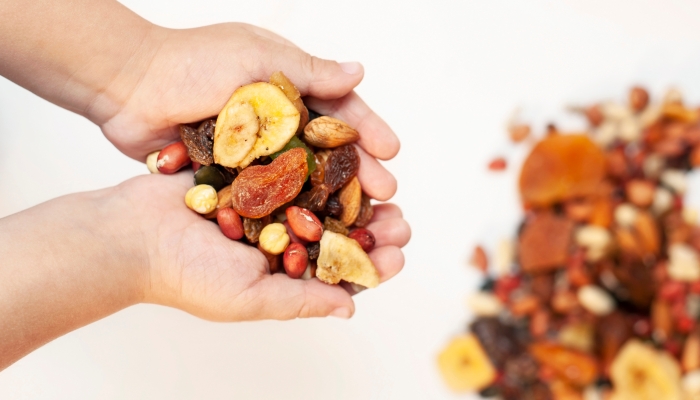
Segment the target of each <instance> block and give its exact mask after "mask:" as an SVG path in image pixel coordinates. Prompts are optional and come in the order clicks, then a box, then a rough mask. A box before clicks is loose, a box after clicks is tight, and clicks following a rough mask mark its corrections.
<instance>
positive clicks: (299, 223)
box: [285, 206, 323, 242]
mask: <svg viewBox="0 0 700 400" xmlns="http://www.w3.org/2000/svg"><path fill="white" fill-rule="evenodd" d="M285 213H286V215H287V222H288V223H289V227H290V228H291V229H292V231H293V232H294V234H295V235H296V236H298V237H299V239H301V240H305V241H307V242H318V241H319V240H321V235H322V234H323V224H321V221H320V220H319V219H318V217H316V216H315V215H314V213H312V212H311V211H309V210H307V209H306V208H301V207H297V206H291V207H289V208H287V210H286V211H285Z"/></svg>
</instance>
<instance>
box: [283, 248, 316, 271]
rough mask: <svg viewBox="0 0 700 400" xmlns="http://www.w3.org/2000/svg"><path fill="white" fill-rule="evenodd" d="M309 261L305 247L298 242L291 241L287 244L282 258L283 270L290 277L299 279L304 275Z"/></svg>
mask: <svg viewBox="0 0 700 400" xmlns="http://www.w3.org/2000/svg"><path fill="white" fill-rule="evenodd" d="M308 263H309V253H308V252H307V251H306V247H304V245H303V244H300V243H292V244H290V245H289V246H287V249H286V250H285V251H284V256H283V258H282V264H283V265H284V270H285V271H286V272H287V275H289V277H290V278H294V279H299V278H301V277H302V275H304V272H305V271H306V267H307V265H308Z"/></svg>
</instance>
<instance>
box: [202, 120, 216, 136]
mask: <svg viewBox="0 0 700 400" xmlns="http://www.w3.org/2000/svg"><path fill="white" fill-rule="evenodd" d="M215 128H216V120H214V119H208V120H206V121H204V122H202V123H201V124H200V125H199V128H197V133H198V134H200V135H204V136H206V137H207V138H209V139H210V140H214V129H215Z"/></svg>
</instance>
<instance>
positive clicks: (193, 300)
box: [122, 172, 353, 321]
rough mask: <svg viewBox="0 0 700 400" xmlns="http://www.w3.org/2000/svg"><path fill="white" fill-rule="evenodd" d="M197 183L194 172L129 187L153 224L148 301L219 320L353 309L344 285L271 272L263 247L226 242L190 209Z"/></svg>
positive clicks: (148, 222) (140, 180)
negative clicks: (188, 195) (190, 190)
mask: <svg viewBox="0 0 700 400" xmlns="http://www.w3.org/2000/svg"><path fill="white" fill-rule="evenodd" d="M191 181H192V174H191V172H190V173H188V172H182V173H179V174H177V175H176V176H163V175H150V176H141V177H137V178H134V179H132V180H130V181H127V182H125V183H124V184H122V187H123V188H124V189H125V190H123V191H122V193H126V195H127V196H129V201H130V203H132V204H138V206H139V207H140V218H141V219H142V220H143V221H141V222H142V225H143V226H146V227H147V231H146V232H144V237H146V240H148V241H149V244H148V245H147V248H149V249H150V254H149V264H150V268H148V271H149V272H148V277H146V278H145V281H146V282H147V283H146V284H145V286H146V287H147V289H146V290H145V300H146V301H147V302H153V303H158V304H163V305H168V306H173V307H177V308H180V309H182V310H185V311H187V312H190V313H192V314H194V315H197V316H199V317H202V318H206V319H209V320H215V321H238V320H254V319H262V318H275V319H289V318H296V317H306V316H313V315H327V314H329V313H330V312H331V311H333V310H334V309H336V308H338V307H345V308H348V309H349V310H352V308H353V305H352V300H351V298H350V295H349V294H348V292H346V291H345V290H344V289H342V288H341V287H339V286H329V285H326V284H324V283H321V282H320V281H318V280H315V279H314V280H311V281H301V280H294V279H291V278H289V277H287V276H286V275H284V274H274V275H270V274H269V266H268V263H267V260H266V259H265V257H264V256H263V255H262V254H261V253H260V252H259V251H258V250H257V249H255V248H254V247H250V246H248V245H245V244H243V243H239V242H235V241H232V240H230V239H228V238H226V237H225V236H223V235H222V234H221V231H220V230H219V228H218V227H217V226H216V224H214V223H213V222H211V221H208V220H205V219H204V218H202V217H201V216H200V215H197V214H195V213H194V212H192V211H191V210H189V209H188V208H187V207H185V205H184V201H183V199H184V195H185V192H186V191H187V189H188V188H189V187H190V186H191ZM156 193H157V195H154V194H156ZM154 226H155V227H156V229H155V230H154V229H153V227H154ZM152 232H156V234H155V235H153V233H152ZM307 296H311V297H313V298H308V297H307ZM314 299H316V300H319V299H322V301H313V300H314ZM319 313H320V314H319ZM348 316H349V314H348Z"/></svg>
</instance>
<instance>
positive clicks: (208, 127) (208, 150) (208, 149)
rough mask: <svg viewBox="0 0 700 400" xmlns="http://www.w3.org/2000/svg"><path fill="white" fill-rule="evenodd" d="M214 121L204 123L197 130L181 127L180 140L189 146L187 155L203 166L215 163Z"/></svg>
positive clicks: (185, 126)
mask: <svg viewBox="0 0 700 400" xmlns="http://www.w3.org/2000/svg"><path fill="white" fill-rule="evenodd" d="M214 125H215V122H214V120H207V121H204V122H203V123H202V124H201V125H200V126H199V128H197V130H194V129H193V128H190V127H189V126H187V125H180V138H181V139H182V142H183V143H185V146H187V154H188V155H189V156H190V158H191V159H192V161H195V162H198V163H200V164H202V165H211V164H213V163H214V154H213V148H214V139H213V137H214Z"/></svg>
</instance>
